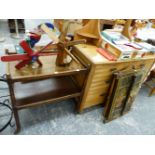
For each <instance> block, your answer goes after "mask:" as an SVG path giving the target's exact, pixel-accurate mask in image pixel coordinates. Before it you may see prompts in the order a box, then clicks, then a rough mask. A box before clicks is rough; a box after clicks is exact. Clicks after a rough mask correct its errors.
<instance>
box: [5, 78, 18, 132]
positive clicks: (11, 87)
mask: <svg viewBox="0 0 155 155" xmlns="http://www.w3.org/2000/svg"><path fill="white" fill-rule="evenodd" d="M7 80H8V86H9V91H10V99H11V104H12V109H13V114H14V118H15V123H16V130H15V132H14V134H17V133H18V132H19V131H20V121H19V115H18V109H17V108H16V107H15V103H16V99H15V94H14V89H13V85H14V83H13V81H12V80H11V79H10V77H9V76H7Z"/></svg>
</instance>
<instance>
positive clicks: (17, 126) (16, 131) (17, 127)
mask: <svg viewBox="0 0 155 155" xmlns="http://www.w3.org/2000/svg"><path fill="white" fill-rule="evenodd" d="M13 113H14V118H15V122H16V130H15V132H14V134H17V133H18V132H19V131H20V121H19V115H18V110H17V109H15V108H13Z"/></svg>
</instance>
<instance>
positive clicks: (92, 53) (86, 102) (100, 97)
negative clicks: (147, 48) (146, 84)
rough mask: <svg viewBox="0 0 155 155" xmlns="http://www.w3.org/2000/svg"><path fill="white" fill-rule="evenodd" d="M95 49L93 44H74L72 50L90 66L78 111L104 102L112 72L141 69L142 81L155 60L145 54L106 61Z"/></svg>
mask: <svg viewBox="0 0 155 155" xmlns="http://www.w3.org/2000/svg"><path fill="white" fill-rule="evenodd" d="M96 49H97V47H96V46H93V45H86V44H80V45H75V46H74V48H73V50H72V53H73V54H74V56H76V57H77V58H78V59H79V60H80V61H81V62H83V63H85V64H86V65H87V66H89V67H90V72H89V75H88V79H87V82H86V86H85V89H84V95H83V97H82V99H81V104H80V108H79V111H80V112H82V111H83V110H84V109H86V108H89V107H92V106H95V105H99V104H104V103H105V102H106V98H107V95H108V92H109V87H110V85H111V82H112V75H113V73H115V72H117V71H125V70H132V69H135V70H136V69H143V70H144V71H143V77H142V80H141V83H142V82H143V81H144V79H145V78H146V76H147V74H148V72H149V71H150V69H151V67H152V65H153V64H154V61H155V58H154V57H153V56H147V57H145V58H142V59H128V60H121V61H108V60H107V59H105V58H104V57H103V56H102V55H100V54H99V53H98V52H97V51H96ZM140 86H141V85H140ZM139 88H140V87H139Z"/></svg>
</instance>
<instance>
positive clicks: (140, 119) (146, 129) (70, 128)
mask: <svg viewBox="0 0 155 155" xmlns="http://www.w3.org/2000/svg"><path fill="white" fill-rule="evenodd" d="M43 21H44V20H25V24H26V28H27V29H31V28H33V27H34V25H36V23H40V22H43ZM48 21H49V20H48ZM0 34H1V35H2V36H4V37H5V38H6V41H5V42H4V43H0V55H2V54H4V49H5V48H9V49H10V50H14V46H13V44H16V43H18V40H13V39H11V38H10V33H9V31H8V25H7V21H6V20H0ZM44 41H45V40H44ZM4 73H5V64H4V63H2V62H0V75H3V74H4ZM2 87H6V86H5V85H2V84H0V96H2V95H5V94H8V90H7V89H1V88H2ZM147 95H148V89H147V88H146V87H144V86H143V87H142V88H141V90H140V92H139V95H138V96H137V98H136V100H135V102H134V106H133V108H132V110H131V111H130V112H129V113H128V114H126V115H125V116H123V117H120V118H118V119H116V120H114V121H112V122H109V123H107V124H103V116H102V112H103V108H102V107H96V108H93V109H92V110H87V111H86V112H84V113H82V114H77V113H76V110H75V102H74V101H73V100H67V101H63V102H60V103H55V104H51V105H43V106H40V107H38V108H33V109H24V110H21V111H20V112H19V115H20V122H21V132H20V133H19V134H23V135H28V134H29V135H31V134H52V135H53V134H71V135H72V134H77V135H83V134H86V135H88V134H91V135H92V134H97V135H100V134H103V135H114V134H118V135H120V134H123V135H124V134H127V135H130V134H133V135H135V134H138V135H140V134H145V135H150V134H151V135H154V134H155V96H152V97H148V96H147ZM4 99H5V98H0V101H3V100H4ZM2 113H3V115H1V114H2ZM8 116H9V113H8V111H5V109H1V110H0V127H1V126H2V124H3V123H4V122H5V121H7V119H8ZM12 123H14V120H13V121H12ZM13 132H14V128H11V127H7V129H6V130H5V131H3V132H2V133H0V134H2V135H5V134H7V135H11V134H13Z"/></svg>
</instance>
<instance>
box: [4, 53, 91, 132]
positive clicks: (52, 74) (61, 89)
mask: <svg viewBox="0 0 155 155" xmlns="http://www.w3.org/2000/svg"><path fill="white" fill-rule="evenodd" d="M40 59H41V61H42V63H43V66H42V67H40V68H32V66H26V67H25V68H23V69H21V70H17V69H15V67H14V66H15V65H16V63H17V62H8V63H7V79H8V84H9V90H10V94H11V101H12V107H13V112H14V116H15V122H16V131H15V133H17V132H18V131H19V130H20V121H19V115H18V110H20V109H24V108H30V107H34V106H38V105H41V104H45V103H53V102H55V101H61V100H65V99H69V98H76V99H78V101H80V98H81V97H82V93H83V89H84V84H85V80H86V76H87V74H86V73H87V72H88V68H86V67H85V66H84V65H83V64H81V63H80V62H78V60H76V61H75V60H72V61H71V62H70V64H69V65H67V66H63V67H62V66H61V67H60V66H56V65H55V61H56V56H44V57H41V58H40ZM77 76H78V77H81V76H83V77H84V78H83V81H82V80H80V83H79V82H78V81H77V80H76V79H78V77H77Z"/></svg>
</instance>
